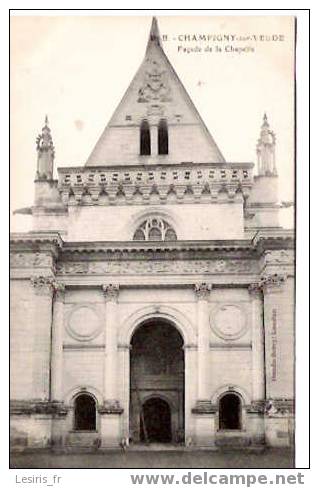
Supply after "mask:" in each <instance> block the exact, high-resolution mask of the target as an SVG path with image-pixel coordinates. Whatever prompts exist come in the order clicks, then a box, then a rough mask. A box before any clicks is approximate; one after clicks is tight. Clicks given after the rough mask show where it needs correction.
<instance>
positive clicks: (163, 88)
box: [137, 60, 171, 103]
mask: <svg viewBox="0 0 319 488" xmlns="http://www.w3.org/2000/svg"><path fill="white" fill-rule="evenodd" d="M170 92H171V89H170V87H169V85H168V78H167V72H166V70H163V69H162V67H161V66H160V65H159V63H158V62H157V61H154V60H152V61H149V63H148V68H147V70H146V72H145V76H144V82H143V85H142V87H141V88H140V89H139V91H138V99H137V101H138V102H139V103H149V102H170V101H171V98H170Z"/></svg>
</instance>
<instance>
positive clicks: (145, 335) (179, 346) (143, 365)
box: [130, 318, 184, 442]
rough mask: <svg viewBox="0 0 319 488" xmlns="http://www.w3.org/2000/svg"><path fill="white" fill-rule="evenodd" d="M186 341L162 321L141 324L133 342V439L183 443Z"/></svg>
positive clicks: (131, 371)
mask: <svg viewBox="0 0 319 488" xmlns="http://www.w3.org/2000/svg"><path fill="white" fill-rule="evenodd" d="M183 345H184V341H183V338H182V336H181V334H180V333H179V331H178V330H177V329H176V327H175V326H174V325H173V324H172V323H170V322H168V321H167V320H165V319H162V318H154V319H150V320H147V321H146V322H144V323H142V324H141V325H140V326H139V327H138V328H137V330H136V331H135V333H134V334H133V336H132V339H131V351H130V438H131V440H133V441H134V442H183V441H184V349H183Z"/></svg>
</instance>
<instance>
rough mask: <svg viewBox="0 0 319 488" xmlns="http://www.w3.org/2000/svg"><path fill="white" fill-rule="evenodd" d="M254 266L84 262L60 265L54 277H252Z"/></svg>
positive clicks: (238, 263) (217, 262) (238, 262)
mask: <svg viewBox="0 0 319 488" xmlns="http://www.w3.org/2000/svg"><path fill="white" fill-rule="evenodd" d="M254 272H256V264H255V262H254V261H252V260H248V259H246V260H240V259H228V260H226V259H225V260H223V259H216V260H175V261H170V260H167V261H166V260H165V261H164V260H163V261H153V260H147V261H146V260H140V261H138V260H136V261H133V260H131V261H108V262H105V261H92V262H89V261H86V262H71V261H69V262H60V263H58V265H57V273H58V274H61V275H86V274H92V275H107V274H110V275H114V274H115V275H135V274H196V273H200V274H203V273H207V274H219V273H254Z"/></svg>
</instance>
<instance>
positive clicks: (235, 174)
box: [58, 105, 253, 205]
mask: <svg viewBox="0 0 319 488" xmlns="http://www.w3.org/2000/svg"><path fill="white" fill-rule="evenodd" d="M152 107H153V109H154V107H155V106H154V105H152ZM238 166H239V165H238V164H236V166H233V165H232V164H230V163H227V167H225V168H220V167H219V168H214V169H212V168H211V167H204V168H203V167H202V165H198V166H196V165H192V167H191V168H189V169H181V168H179V167H176V166H172V167H171V168H167V169H165V171H163V170H162V169H160V168H153V169H152V170H149V169H144V168H143V169H141V170H134V169H132V170H130V169H127V168H125V169H123V170H122V169H118V170H117V171H116V172H114V171H112V170H108V169H106V170H105V171H103V173H101V171H97V170H94V169H93V168H89V169H86V168H84V169H81V170H79V169H74V170H72V169H71V168H69V171H68V172H67V173H66V171H65V170H64V169H62V168H61V169H60V170H59V183H58V188H59V191H60V193H61V197H62V200H63V202H64V203H65V205H68V204H70V205H76V204H79V203H81V204H83V205H92V204H94V205H96V204H99V205H108V204H116V203H117V202H119V203H123V197H124V198H125V200H126V201H127V202H128V203H136V204H146V203H156V202H163V203H165V202H166V201H167V195H168V192H169V194H170V198H171V199H173V200H175V201H176V202H181V201H184V202H185V203H187V202H189V203H192V202H194V201H204V202H207V203H210V202H211V201H212V200H214V201H216V199H218V198H221V199H222V200H225V198H226V199H228V198H229V199H230V200H233V199H234V198H235V199H236V198H237V197H240V198H242V195H245V197H246V198H247V197H248V195H249V191H250V189H251V187H252V184H253V174H252V169H251V167H250V166H247V165H246V166H245V167H242V166H240V167H238ZM141 195H142V198H141ZM84 196H85V197H84Z"/></svg>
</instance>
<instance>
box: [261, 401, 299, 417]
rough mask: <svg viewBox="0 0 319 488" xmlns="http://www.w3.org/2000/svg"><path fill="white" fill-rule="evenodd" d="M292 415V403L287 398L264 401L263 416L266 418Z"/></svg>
mask: <svg viewBox="0 0 319 488" xmlns="http://www.w3.org/2000/svg"><path fill="white" fill-rule="evenodd" d="M293 413H294V401H293V400H291V399H287V398H274V399H269V400H267V401H266V404H265V414H266V415H267V416H268V417H282V416H286V415H289V414H293Z"/></svg>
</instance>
